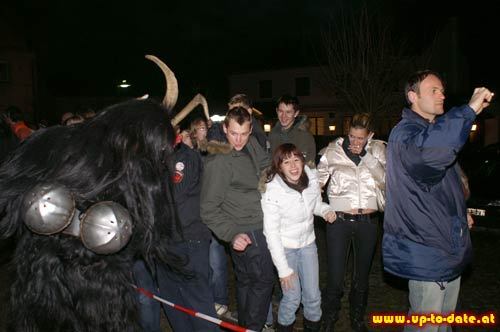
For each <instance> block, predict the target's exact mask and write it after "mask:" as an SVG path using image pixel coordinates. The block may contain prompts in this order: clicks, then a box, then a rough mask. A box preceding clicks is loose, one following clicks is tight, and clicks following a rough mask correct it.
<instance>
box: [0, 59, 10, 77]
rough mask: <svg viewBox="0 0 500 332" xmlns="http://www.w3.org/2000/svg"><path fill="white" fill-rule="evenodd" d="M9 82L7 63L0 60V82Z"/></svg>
mask: <svg viewBox="0 0 500 332" xmlns="http://www.w3.org/2000/svg"><path fill="white" fill-rule="evenodd" d="M9 81H10V68H9V63H8V62H6V61H1V60H0V82H9Z"/></svg>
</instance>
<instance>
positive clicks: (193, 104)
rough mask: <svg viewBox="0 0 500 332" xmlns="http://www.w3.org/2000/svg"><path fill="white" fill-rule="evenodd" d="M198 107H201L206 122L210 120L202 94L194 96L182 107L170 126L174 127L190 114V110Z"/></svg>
mask: <svg viewBox="0 0 500 332" xmlns="http://www.w3.org/2000/svg"><path fill="white" fill-rule="evenodd" d="M198 105H201V106H203V113H204V114H205V116H206V117H207V120H208V119H210V114H209V113H208V103H207V100H206V99H205V97H204V96H203V95H202V94H199V93H198V94H197V95H196V96H194V98H193V99H191V101H190V102H189V103H188V104H187V105H186V107H184V108H183V109H182V110H181V111H180V112H179V113H177V115H176V116H175V117H174V118H173V119H172V125H173V126H175V125H177V124H178V123H179V122H181V121H182V120H184V118H185V117H186V116H188V114H189V113H191V111H192V110H194V108H195V107H196V106H198Z"/></svg>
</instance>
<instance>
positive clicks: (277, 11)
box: [9, 0, 500, 99]
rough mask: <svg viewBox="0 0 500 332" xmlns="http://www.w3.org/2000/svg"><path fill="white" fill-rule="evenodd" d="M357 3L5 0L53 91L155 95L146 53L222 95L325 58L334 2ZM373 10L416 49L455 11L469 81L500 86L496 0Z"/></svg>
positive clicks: (200, 88)
mask: <svg viewBox="0 0 500 332" xmlns="http://www.w3.org/2000/svg"><path fill="white" fill-rule="evenodd" d="M361 3H362V1H359V0H353V1H347V0H346V1H328V0H309V1H306V0H286V1H285V0H277V1H272V0H269V1H261V0H255V1H246V0H232V1H189V0H184V1H180V0H179V1H169V0H167V1H151V0H146V1H94V0H91V1H81V0H74V1H61V0H57V1H48V0H45V1H34V0H17V1H11V0H10V2H9V6H10V7H11V9H13V10H14V12H15V13H16V14H17V15H16V21H17V22H16V24H17V26H18V27H19V29H22V30H23V31H24V32H25V33H26V36H28V46H29V47H30V48H31V49H32V50H34V51H35V53H36V56H37V61H38V63H37V65H38V69H39V71H40V73H41V74H40V75H41V77H40V79H41V80H42V81H43V82H45V83H46V88H47V89H48V93H50V94H51V95H54V96H78V95H82V96H83V95H86V96H88V95H95V96H98V95H113V94H116V93H117V91H116V90H117V88H116V85H117V84H118V82H119V81H121V80H122V79H127V80H128V81H129V82H130V83H131V84H133V87H132V89H130V91H129V93H131V94H133V95H140V94H142V93H151V94H154V95H155V94H156V95H161V93H162V92H161V91H162V89H163V86H162V82H163V78H162V76H161V73H160V72H159V71H158V70H157V69H156V68H155V66H154V64H152V63H150V62H149V61H147V60H145V59H144V54H155V55H158V56H159V57H160V58H161V59H163V60H164V61H165V62H166V63H167V64H168V65H169V66H170V67H171V68H172V69H173V70H174V71H175V72H176V75H177V76H178V79H179V84H180V88H181V89H182V90H183V91H181V96H182V95H185V94H186V95H192V93H193V92H202V93H204V94H205V95H206V96H207V98H209V99H210V98H226V96H227V93H228V92H227V76H228V75H229V74H230V73H235V72H245V71H250V70H254V69H273V68H283V67H290V66H301V65H318V64H320V63H322V61H323V56H322V54H321V43H320V38H319V36H320V33H321V31H322V30H323V29H325V27H326V26H327V25H328V24H329V22H331V20H334V19H335V15H337V14H338V12H339V10H340V9H341V8H344V10H351V9H354V10H355V9H356V8H359V7H360V6H361ZM366 3H367V4H368V6H369V10H370V13H373V14H379V15H381V16H382V17H383V18H384V20H386V21H387V23H388V24H392V30H393V32H394V34H396V35H398V36H399V37H402V38H403V39H405V40H406V41H407V43H408V44H409V45H410V49H409V52H420V51H421V50H422V49H423V48H424V47H426V46H427V45H429V43H430V41H432V39H433V38H434V36H435V35H436V33H437V32H438V31H439V30H440V29H441V28H442V27H443V26H444V25H445V24H446V23H447V22H448V19H449V18H450V17H458V19H459V25H460V28H459V31H460V40H459V42H460V51H461V52H462V53H463V54H464V55H465V56H467V61H468V66H469V69H470V77H471V86H476V85H486V86H488V87H490V88H492V89H495V90H497V89H498V76H499V74H500V70H499V68H500V66H499V64H498V63H499V56H498V51H496V49H498V48H499V46H500V45H499V43H500V38H499V33H498V32H499V31H500V29H499V28H498V13H499V11H498V7H499V6H498V4H497V3H496V2H495V1H486V0H479V1H473V2H472V1H468V2H466V3H464V4H460V3H457V2H456V1H448V0H445V1H437V0H434V1H428V0H380V1H366Z"/></svg>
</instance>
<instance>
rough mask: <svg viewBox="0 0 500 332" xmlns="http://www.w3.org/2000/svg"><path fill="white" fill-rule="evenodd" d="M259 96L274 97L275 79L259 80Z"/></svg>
mask: <svg viewBox="0 0 500 332" xmlns="http://www.w3.org/2000/svg"><path fill="white" fill-rule="evenodd" d="M259 97H260V98H272V97H273V81H271V80H262V81H259Z"/></svg>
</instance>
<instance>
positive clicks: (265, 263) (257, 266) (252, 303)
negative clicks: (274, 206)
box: [231, 229, 275, 331]
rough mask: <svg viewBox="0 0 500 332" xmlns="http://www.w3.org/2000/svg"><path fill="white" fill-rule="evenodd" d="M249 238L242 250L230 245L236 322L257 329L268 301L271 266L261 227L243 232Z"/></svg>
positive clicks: (270, 288) (264, 320)
mask: <svg viewBox="0 0 500 332" xmlns="http://www.w3.org/2000/svg"><path fill="white" fill-rule="evenodd" d="M246 234H247V235H248V236H249V237H250V239H251V240H252V244H251V245H249V246H247V248H246V249H245V251H242V252H241V251H236V250H234V249H233V248H231V257H232V259H233V263H234V269H235V275H236V290H237V298H238V323H239V324H240V325H241V326H244V327H246V328H248V329H251V330H255V331H260V330H261V329H262V327H263V326H264V324H265V322H266V318H267V312H268V310H269V304H270V303H271V295H272V292H273V285H274V279H275V275H274V265H273V261H272V259H271V254H270V252H269V249H268V248H267V242H266V239H265V237H264V234H263V233H262V229H260V230H256V231H252V232H248V233H246Z"/></svg>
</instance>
